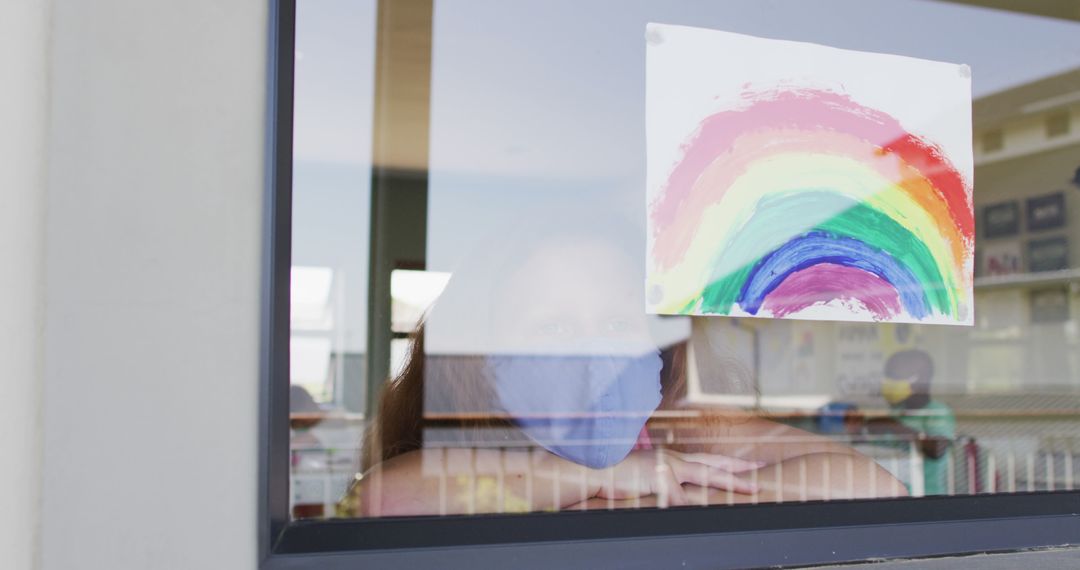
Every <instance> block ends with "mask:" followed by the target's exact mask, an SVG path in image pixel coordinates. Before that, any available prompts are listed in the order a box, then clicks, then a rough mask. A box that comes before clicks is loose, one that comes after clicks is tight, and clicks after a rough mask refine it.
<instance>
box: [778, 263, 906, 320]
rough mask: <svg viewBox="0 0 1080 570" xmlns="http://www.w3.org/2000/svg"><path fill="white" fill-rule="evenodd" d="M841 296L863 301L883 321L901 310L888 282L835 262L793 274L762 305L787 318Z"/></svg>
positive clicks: (897, 295)
mask: <svg viewBox="0 0 1080 570" xmlns="http://www.w3.org/2000/svg"><path fill="white" fill-rule="evenodd" d="M838 299H839V300H857V301H859V302H860V303H862V305H863V306H865V307H866V308H867V309H868V310H869V311H870V312H871V313H873V314H874V317H875V318H876V319H879V320H884V319H889V318H891V317H894V316H896V315H897V314H899V313H900V296H899V294H898V293H897V291H896V289H895V288H893V286H892V285H890V284H889V283H888V282H887V281H885V280H883V279H881V278H880V277H878V276H877V275H874V274H873V273H870V272H868V271H863V270H861V269H856V268H853V267H844V266H841V265H834V264H832V263H822V264H820V265H815V266H813V267H809V268H807V269H803V270H802V271H798V272H796V273H793V274H791V276H790V277H788V278H787V279H785V280H784V282H783V283H781V284H780V286H779V287H777V288H776V289H774V290H773V292H772V293H770V294H769V296H768V297H766V298H765V302H764V303H763V304H762V308H763V309H765V310H766V311H769V312H771V313H772V314H773V316H775V317H784V316H787V315H790V314H793V313H798V312H799V311H802V310H803V309H806V308H808V307H811V306H813V305H817V304H823V303H827V302H829V301H834V300H838Z"/></svg>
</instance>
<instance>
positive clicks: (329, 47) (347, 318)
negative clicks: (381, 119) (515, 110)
mask: <svg viewBox="0 0 1080 570" xmlns="http://www.w3.org/2000/svg"><path fill="white" fill-rule="evenodd" d="M374 31H375V1H374V0H301V1H300V2H298V3H297V33H296V36H297V37H296V52H297V53H296V88H295V89H296V111H295V112H296V118H295V133H294V136H295V138H294V145H293V146H294V152H295V164H294V172H293V191H294V194H293V264H294V265H300V266H311V267H324V268H329V269H331V270H332V271H333V275H334V278H335V279H337V280H342V281H344V283H339V284H336V286H342V287H343V288H344V292H345V294H344V295H343V296H341V297H335V300H336V301H340V300H342V298H343V301H344V304H345V307H343V308H342V307H331V310H332V311H333V312H334V313H335V314H338V315H343V317H344V318H343V319H341V320H342V321H343V322H340V323H335V326H341V327H343V328H344V330H342V331H341V332H342V337H341V338H342V339H343V340H344V342H345V347H344V348H345V349H346V350H348V351H350V352H364V351H365V349H366V338H367V280H368V235H369V227H370V226H369V223H368V222H369V219H368V218H369V214H368V212H369V211H370V204H371V195H370V181H371V124H372V96H371V93H372V88H373V83H374V67H375V66H374V59H373V57H372V56H373V53H374V46H375V42H374Z"/></svg>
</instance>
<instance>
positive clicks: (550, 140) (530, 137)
mask: <svg viewBox="0 0 1080 570" xmlns="http://www.w3.org/2000/svg"><path fill="white" fill-rule="evenodd" d="M374 7H375V2H374V0H361V1H357V0H301V1H300V2H299V6H298V10H299V12H298V34H297V51H298V54H297V66H296V125H295V131H296V133H295V134H296V143H295V151H296V161H297V165H296V186H295V190H296V194H295V199H296V203H295V210H296V212H295V230H294V257H295V262H296V263H297V264H299V265H310V266H327V267H336V268H342V267H343V268H345V274H346V275H347V279H348V282H347V283H348V285H347V287H348V289H349V292H348V294H347V299H348V304H349V307H348V309H347V311H348V319H347V320H348V323H349V324H348V326H349V333H348V336H349V338H350V345H351V346H352V347H356V348H360V349H362V347H363V343H364V332H363V331H364V328H365V324H364V323H365V320H366V281H367V253H368V211H369V200H370V197H369V161H370V153H371V122H372V121H371V113H372V99H371V97H372V74H373V68H374V65H373V58H372V56H373V50H374V41H373V39H374V16H375V9H374ZM648 21H660V22H665V23H672V24H686V25H694V26H701V27H708V28H715V29H721V30H727V31H733V32H740V33H747V34H753V35H760V36H765V37H775V38H784V39H791V40H800V41H810V42H817V43H823V44H827V45H832V46H836V47H842V48H849V49H859V50H867V51H878V52H888V53H896V54H903V55H910V56H914V57H922V58H928V59H938V60H945V61H953V62H959V63H967V64H970V65H971V66H972V68H973V70H974V91H975V96H976V97H977V96H980V95H985V94H988V93H991V92H994V91H998V90H1001V89H1004V88H1008V87H1011V86H1015V85H1019V84H1023V83H1027V82H1030V81H1032V80H1035V79H1038V78H1041V77H1045V76H1047V75H1051V74H1054V73H1057V72H1060V71H1064V70H1066V69H1071V68H1073V67H1076V66H1077V65H1080V24H1076V23H1073V22H1064V21H1057V20H1051V19H1045V18H1039V17H1034V16H1025V15H1018V14H1012V13H1006V12H998V11H992V10H984V9H978V8H970V7H966V6H957V5H953V4H948V3H938V2H932V1H923V0H906V1H904V0H897V1H891V0H825V1H820V2H795V1H781V0H739V1H734V0H732V1H725V2H693V1H685V0H684V1H669V2H662V3H661V2H650V1H648V0H605V1H593V2H580V1H575V0H544V1H536V2H528V3H527V2H517V1H515V2H506V1H504V0H451V1H446V0H439V1H437V2H436V18H435V26H434V29H435V44H434V45H435V53H434V65H433V70H432V136H431V164H432V173H431V179H430V186H431V187H430V212H429V214H428V216H429V217H428V220H429V221H428V223H429V230H428V255H429V266H428V268H429V269H433V270H439V271H445V270H449V269H451V268H452V267H453V266H454V265H455V264H456V263H457V262H458V261H459V260H460V258H461V256H462V255H465V254H466V253H467V252H468V251H469V250H470V249H472V248H474V247H475V245H476V244H477V243H478V241H479V240H481V239H482V238H483V236H485V235H487V234H489V233H491V232H492V231H493V229H494V228H496V227H497V226H498V225H499V224H502V223H506V222H507V221H508V220H512V219H513V218H514V217H516V216H520V215H521V214H522V213H524V212H535V211H536V209H537V207H546V208H548V211H549V212H553V213H552V214H550V215H557V212H558V207H563V208H574V207H582V206H578V205H577V204H579V203H580V201H581V199H582V198H583V197H588V198H590V199H589V200H588V203H590V204H592V206H588V209H589V211H595V212H596V213H597V214H598V215H607V214H608V213H609V212H611V211H621V212H624V213H625V214H626V215H629V216H630V217H632V218H636V219H642V217H643V205H644V184H643V181H644V173H645V164H644V133H643V126H644V116H645V109H644V75H643V74H644V47H645V44H644V41H643V33H644V27H645V23H646V22H648ZM726 55H727V54H718V56H717V57H718V58H720V57H725V56H726ZM744 55H745V54H730V57H743V56H744ZM552 206H557V207H556V208H554V209H552V208H551V207H552Z"/></svg>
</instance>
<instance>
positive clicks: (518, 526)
mask: <svg viewBox="0 0 1080 570" xmlns="http://www.w3.org/2000/svg"><path fill="white" fill-rule="evenodd" d="M269 7H270V10H269V15H270V17H269V36H268V37H269V57H268V68H267V75H268V81H269V86H268V87H269V90H268V98H267V118H266V121H267V122H266V124H267V148H266V157H267V158H266V160H267V165H266V188H265V196H264V200H265V202H264V212H263V215H264V235H263V243H264V249H263V258H262V264H263V272H262V284H261V285H262V299H261V305H262V306H261V309H262V312H261V314H262V327H261V338H260V365H261V372H260V378H259V381H260V389H259V395H260V397H259V434H260V435H259V482H258V557H259V561H260V562H259V564H260V568H262V569H286V568H290V569H292V568H326V569H334V568H374V567H384V566H393V567H408V568H423V567H430V568H442V567H448V566H450V567H458V566H466V565H477V564H478V563H482V564H483V567H487V566H502V565H506V566H509V565H511V564H513V565H514V566H515V567H525V568H532V567H544V568H546V567H563V566H569V567H594V566H606V567H611V566H629V565H638V566H640V565H647V566H649V567H657V566H680V565H684V564H685V565H705V566H708V567H712V568H739V567H748V566H749V567H758V566H799V565H809V564H822V563H839V562H849V561H860V560H866V559H880V558H898V557H926V556H940V555H947V554H964V553H974V552H1002V551H1014V550H1021V549H1027V548H1036V547H1046V546H1061V545H1068V544H1078V543H1080V491H1060V492H1040V493H1017V494H1009V495H975V496H963V497H931V498H922V499H889V500H862V501H843V502H838V501H834V502H808V503H786V504H767V505H756V506H735V507H723V506H721V507H711V508H705V507H685V508H678V509H667V510H641V511H625V510H624V511H605V512H562V513H544V514H528V515H484V516H473V517H463V516H452V517H414V518H384V519H356V520H328V521H290V520H289V507H288V502H289V497H288V494H289V449H288V448H289V425H288V411H289V402H288V397H289V378H288V371H289V355H288V346H289V272H290V265H291V253H290V247H291V239H292V235H291V230H292V228H291V223H292V221H291V218H292V216H291V201H292V131H293V109H292V107H293V64H294V61H293V59H294V53H295V19H296V2H295V0H270V1H269ZM642 539H645V540H642Z"/></svg>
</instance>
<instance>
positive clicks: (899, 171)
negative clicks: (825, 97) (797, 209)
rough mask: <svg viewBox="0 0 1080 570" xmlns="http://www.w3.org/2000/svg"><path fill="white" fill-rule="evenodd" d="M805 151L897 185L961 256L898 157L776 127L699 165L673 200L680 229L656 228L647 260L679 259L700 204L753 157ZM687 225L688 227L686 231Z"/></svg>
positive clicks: (854, 142)
mask: <svg viewBox="0 0 1080 570" xmlns="http://www.w3.org/2000/svg"><path fill="white" fill-rule="evenodd" d="M810 153H814V154H829V155H835V156H843V157H847V158H850V159H852V160H854V161H856V162H858V163H859V164H862V165H864V166H866V167H867V168H871V169H873V170H875V171H876V172H877V173H878V174H879V175H880V176H881V177H882V178H883V179H884V180H886V181H888V182H889V183H892V184H896V185H898V186H901V187H903V188H904V190H905V191H907V192H908V193H909V194H910V195H911V196H912V198H913V199H914V200H915V201H916V202H918V203H919V204H920V206H921V207H922V208H923V209H924V210H926V211H927V213H928V214H930V216H931V217H932V218H933V219H935V220H937V221H938V225H939V228H940V229H941V231H942V234H943V235H944V237H945V238H946V239H947V240H948V242H949V243H951V244H953V255H954V256H956V258H957V259H960V257H961V256H962V255H963V247H964V245H965V244H964V239H963V237H962V236H961V235H960V233H959V232H958V231H957V229H956V227H955V226H954V225H953V224H952V223H950V222H949V221H948V220H949V213H948V211H947V210H946V208H945V205H944V204H942V203H941V202H939V201H937V200H935V199H933V198H930V197H929V196H928V195H927V193H930V195H931V196H932V193H933V188H932V187H931V186H930V182H929V181H928V180H926V179H925V178H924V177H923V176H922V174H920V173H919V171H917V170H915V169H914V168H912V167H911V166H909V165H907V164H905V163H904V162H903V160H901V159H900V158H899V157H898V156H896V155H893V154H887V153H885V154H883V153H882V152H881V148H880V147H878V146H877V145H874V144H872V143H869V142H867V141H865V140H863V139H860V138H857V137H854V136H852V135H849V134H847V133H842V132H835V131H824V130H819V131H811V132H808V131H800V130H792V129H779V130H775V131H755V132H751V133H747V134H744V135H742V136H740V137H738V138H737V139H736V140H735V141H734V142H733V144H732V148H731V152H730V153H729V154H726V155H723V156H720V157H717V158H716V160H714V161H713V162H711V163H710V164H709V165H708V166H706V167H705V169H704V170H703V171H702V172H701V174H700V175H699V176H698V177H697V179H696V180H695V181H694V183H693V188H692V190H691V192H689V193H688V195H687V196H686V198H685V199H684V200H683V202H682V203H681V204H680V205H679V213H678V214H677V215H676V219H677V220H679V223H678V227H679V228H680V229H682V230H683V231H671V228H670V227H668V228H659V229H663V230H664V231H662V232H658V233H657V235H656V241H655V243H654V245H653V252H652V253H653V259H655V260H656V261H657V263H658V265H659V267H660V268H661V269H670V268H671V267H674V266H675V265H677V264H678V263H679V262H680V261H682V257H683V255H684V254H685V252H686V250H687V249H688V248H689V247H690V243H691V241H692V240H693V239H694V234H696V233H697V226H698V224H700V223H701V218H702V215H703V213H704V211H705V209H706V208H707V207H708V206H709V205H711V204H716V203H718V202H720V200H721V199H722V198H723V195H724V193H725V192H727V189H728V188H730V187H731V185H732V184H734V183H735V182H736V181H737V180H738V179H739V177H741V176H742V175H743V174H745V173H746V171H747V170H748V169H749V168H750V167H751V166H752V165H753V164H754V163H755V162H757V161H760V160H766V159H768V158H770V157H772V156H777V155H781V154H810ZM687 228H689V231H686V230H687Z"/></svg>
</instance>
